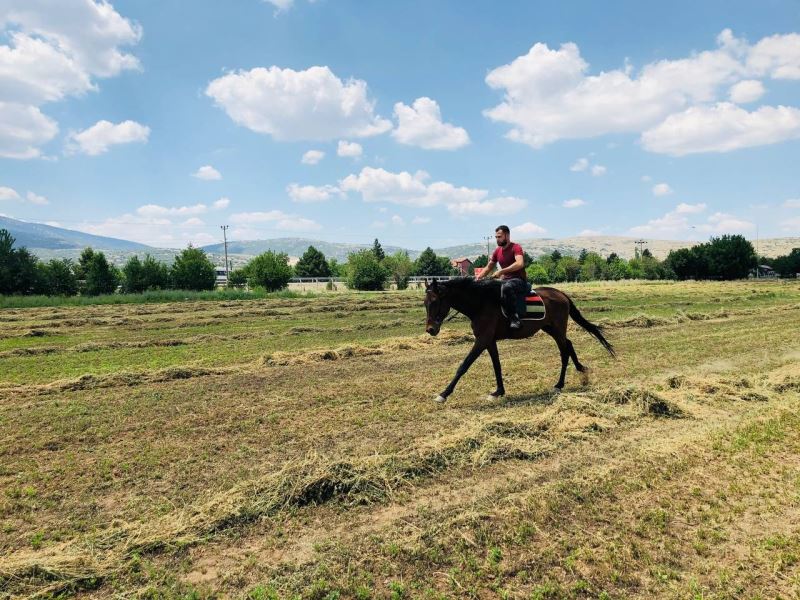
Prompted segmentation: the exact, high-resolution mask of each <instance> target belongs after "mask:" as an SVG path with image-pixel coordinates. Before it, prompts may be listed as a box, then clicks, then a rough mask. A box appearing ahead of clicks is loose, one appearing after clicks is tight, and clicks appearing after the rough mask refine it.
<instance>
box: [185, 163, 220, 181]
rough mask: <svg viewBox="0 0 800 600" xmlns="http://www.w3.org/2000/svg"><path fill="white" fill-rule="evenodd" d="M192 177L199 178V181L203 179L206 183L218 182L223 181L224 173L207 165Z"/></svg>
mask: <svg viewBox="0 0 800 600" xmlns="http://www.w3.org/2000/svg"><path fill="white" fill-rule="evenodd" d="M192 177H197V178H198V179H203V180H205V181H217V180H220V179H222V173H220V172H219V171H217V170H216V169H215V168H214V167H212V166H211V165H205V166H202V167H200V168H199V169H197V172H195V173H194V174H192Z"/></svg>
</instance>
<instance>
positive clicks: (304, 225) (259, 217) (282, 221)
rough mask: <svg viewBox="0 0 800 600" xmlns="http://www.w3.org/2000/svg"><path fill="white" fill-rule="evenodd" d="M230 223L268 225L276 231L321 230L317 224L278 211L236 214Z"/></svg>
mask: <svg viewBox="0 0 800 600" xmlns="http://www.w3.org/2000/svg"><path fill="white" fill-rule="evenodd" d="M231 222H233V223H237V224H243V225H250V224H253V223H268V224H270V225H272V227H271V229H275V230H278V231H319V230H320V229H322V226H321V225H320V224H319V223H317V222H315V221H312V220H311V219H306V218H303V217H299V216H297V215H289V214H286V213H285V212H283V211H280V210H270V211H265V212H245V213H236V214H234V215H231Z"/></svg>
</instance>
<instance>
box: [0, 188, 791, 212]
mask: <svg viewBox="0 0 800 600" xmlns="http://www.w3.org/2000/svg"><path fill="white" fill-rule="evenodd" d="M0 190H2V188H0ZM12 191H13V190H12ZM0 198H2V194H0ZM781 206H783V207H784V208H800V198H790V199H789V200H786V201H785V202H784V203H783V204H782V205H781Z"/></svg>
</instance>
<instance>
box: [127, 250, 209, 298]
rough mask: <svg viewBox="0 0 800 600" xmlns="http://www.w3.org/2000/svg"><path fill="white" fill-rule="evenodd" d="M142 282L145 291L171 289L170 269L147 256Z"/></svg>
mask: <svg viewBox="0 0 800 600" xmlns="http://www.w3.org/2000/svg"><path fill="white" fill-rule="evenodd" d="M215 279H216V276H215ZM142 280H143V284H144V289H145V290H165V289H167V288H169V287H170V278H169V267H168V266H167V265H166V264H164V263H163V262H161V261H160V260H157V259H156V258H154V257H152V256H151V255H150V254H145V255H144V260H143V261H142Z"/></svg>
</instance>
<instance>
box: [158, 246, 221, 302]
mask: <svg viewBox="0 0 800 600" xmlns="http://www.w3.org/2000/svg"><path fill="white" fill-rule="evenodd" d="M170 276H171V279H172V285H173V287H174V288H175V289H179V290H197V291H200V290H213V289H214V287H215V286H216V283H217V274H216V269H215V268H214V264H213V263H212V262H211V260H209V258H208V256H207V255H206V253H205V252H203V251H202V250H201V249H200V248H194V247H192V245H191V244H189V247H188V248H186V249H184V250H182V251H181V253H180V254H179V255H178V256H176V257H175V262H174V263H172V269H171V272H170Z"/></svg>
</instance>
